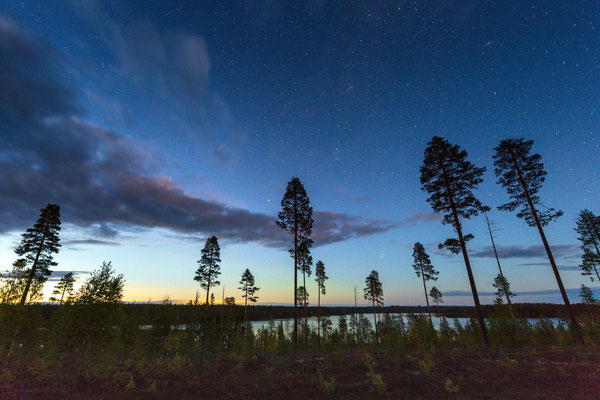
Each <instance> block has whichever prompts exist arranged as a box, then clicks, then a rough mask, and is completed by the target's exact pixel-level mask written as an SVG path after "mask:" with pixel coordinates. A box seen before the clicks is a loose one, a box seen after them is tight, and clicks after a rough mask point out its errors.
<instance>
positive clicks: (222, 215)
mask: <svg viewBox="0 0 600 400" xmlns="http://www.w3.org/2000/svg"><path fill="white" fill-rule="evenodd" d="M148 29H150V28H148ZM148 35H149V36H150V37H147V38H146V37H144V35H142V34H141V33H140V34H138V36H139V37H138V36H136V38H137V39H136V40H151V39H152V35H151V34H150V33H148ZM156 40H159V39H156ZM181 40H183V42H182V43H180V44H179V45H178V46H180V47H181V48H180V49H179V50H173V51H175V52H176V53H173V54H177V55H178V56H181V57H189V58H190V59H189V60H187V61H183V60H180V61H178V62H179V63H182V66H181V68H182V69H186V68H187V69H189V71H187V73H188V74H189V75H190V76H188V77H187V78H185V79H186V80H185V81H183V82H181V84H180V86H181V88H180V89H179V90H182V91H184V90H186V89H185V88H184V86H186V85H187V84H191V83H192V82H195V81H196V80H201V79H204V78H202V75H205V74H207V73H208V69H209V64H208V61H207V62H206V63H205V64H206V65H203V66H202V65H201V66H197V65H193V61H194V60H196V59H198V58H202V57H204V55H203V53H202V52H203V51H204V47H203V46H204V44H202V43H200V42H198V41H197V40H195V39H191V38H188V39H181ZM167 45H168V43H167V42H161V43H160V46H159V47H158V48H159V49H160V48H161V46H162V47H164V46H167ZM136 51H138V52H142V54H141V55H138V56H139V58H141V59H140V60H135V61H134V60H132V61H130V62H129V63H130V64H132V66H129V67H127V68H131V69H135V65H137V63H142V61H143V60H145V58H144V57H148V58H150V60H146V61H147V62H148V63H150V62H158V63H159V64H160V62H161V61H156V60H153V59H152V57H159V56H160V57H163V55H156V56H155V55H152V54H146V52H145V50H143V49H137V50H136ZM164 51H166V52H167V54H166V55H164V57H168V56H169V55H173V54H172V53H170V52H169V51H171V50H169V51H167V50H166V49H165V50H164ZM57 60H58V61H57ZM60 60H61V57H60V55H58V54H57V53H56V52H55V51H54V50H52V48H51V46H48V45H47V44H45V43H42V42H40V41H39V40H38V39H37V38H35V37H32V36H30V35H29V34H28V33H27V32H26V30H25V29H24V28H23V27H21V26H20V25H19V24H17V23H16V22H14V21H13V20H11V19H9V18H8V17H0V68H1V70H2V71H3V74H1V76H0V87H2V88H4V90H3V93H5V94H6V95H5V96H0V110H2V112H1V113H0V124H1V125H2V126H3V129H4V132H3V135H5V138H6V139H7V140H6V143H7V145H8V146H5V147H3V148H1V149H0V169H1V170H2V172H3V173H2V174H1V175H0V193H2V196H1V197H0V217H1V218H0V221H1V222H0V232H6V231H9V230H12V229H19V230H22V229H24V228H25V227H26V226H28V225H30V224H31V222H32V221H34V220H35V218H36V216H37V215H36V214H37V210H38V209H39V208H40V207H41V206H44V205H45V204H46V203H49V202H51V203H57V204H59V205H60V206H61V212H62V218H63V221H64V222H68V223H72V224H75V225H77V226H81V227H87V228H91V230H92V231H94V230H95V231H97V234H98V235H99V236H100V237H108V238H114V237H115V236H116V235H117V233H118V232H117V227H119V226H135V227H141V228H166V229H169V230H172V231H174V232H178V233H187V234H190V233H191V234H211V235H212V234H214V235H217V236H219V237H220V238H223V239H227V240H231V241H234V242H242V243H243V242H258V243H262V244H265V245H267V246H274V247H283V248H285V247H287V246H289V240H290V239H289V235H287V234H286V233H285V232H284V231H282V230H281V229H280V228H279V227H277V225H276V224H275V222H274V221H275V216H274V215H266V214H262V213H256V212H252V211H250V210H246V209H243V208H236V207H230V206H228V205H226V204H224V203H221V202H217V201H210V200H205V199H202V198H199V197H196V196H194V195H193V194H191V193H187V192H186V191H185V190H184V189H183V188H182V187H180V186H178V185H177V184H176V183H175V182H173V180H172V179H171V178H170V177H168V176H161V175H158V174H156V169H155V167H154V165H153V162H152V156H151V154H149V153H148V151H147V150H145V149H144V148H142V147H141V146H140V145H139V144H138V143H136V142H134V141H132V140H129V139H127V138H124V137H122V136H120V135H118V134H116V133H115V132H113V131H110V130H107V129H104V128H102V127H100V126H97V125H94V124H90V123H88V122H86V121H85V120H84V119H83V116H82V114H81V110H80V107H79V106H78V97H77V91H76V90H75V88H73V87H70V86H69V85H68V84H66V83H63V82H66V80H64V79H63V80H61V79H59V77H60V76H63V78H64V76H65V75H68V74H66V73H65V70H64V68H65V67H64V65H63V64H62V63H61V62H60ZM161 60H162V58H161ZM196 61H198V60H196ZM198 62H199V61H198ZM188 63H190V64H188ZM156 68H159V66H156ZM150 69H151V68H150ZM178 79H183V78H181V77H180V78H178ZM195 84H196V85H202V83H201V82H196V83H195ZM42 94H43V95H42ZM15 98H17V99H19V101H18V102H15V100H14V99H15ZM16 105H17V106H16ZM13 109H14V112H9V111H10V110H13ZM396 226H397V224H396V223H395V222H392V221H384V220H372V219H366V218H361V217H355V216H351V215H347V214H344V213H337V212H331V211H316V212H315V227H314V239H315V244H316V245H317V246H318V245H324V244H328V243H334V242H339V241H343V240H348V239H352V238H356V237H361V236H367V235H372V234H376V233H381V232H385V231H388V230H390V229H392V228H394V227H396ZM112 243H113V242H112V241H106V240H100V239H85V240H84V241H75V240H72V241H70V243H68V244H71V245H83V244H87V245H109V244H112Z"/></svg>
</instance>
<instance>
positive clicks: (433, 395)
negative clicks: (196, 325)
mask: <svg viewBox="0 0 600 400" xmlns="http://www.w3.org/2000/svg"><path fill="white" fill-rule="evenodd" d="M204 364H205V368H201V369H200V370H198V371H194V372H193V373H192V374H190V375H188V376H187V377H185V378H183V377H176V376H173V377H172V378H171V379H167V380H164V379H163V380H158V381H157V380H154V379H149V378H148V376H151V375H152V373H151V371H148V376H146V377H143V376H138V377H136V376H133V375H131V374H127V373H122V372H123V371H120V372H121V374H120V373H119V371H115V372H114V374H113V375H112V376H111V378H110V379H104V380H99V381H98V382H94V384H93V385H91V384H86V385H81V384H75V383H72V384H70V385H69V384H68V383H67V382H55V381H51V380H46V379H44V377H43V375H40V374H36V373H35V372H31V369H28V370H26V371H25V370H22V371H18V370H17V371H11V372H10V373H8V374H7V373H6V372H5V373H4V374H3V375H2V377H1V381H0V386H2V389H1V392H0V393H1V394H0V398H1V399H121V398H128V399H137V398H139V399H154V398H158V399H174V398H177V399H192V398H193V399H199V398H201V399H253V400H256V399H303V400H304V399H331V398H335V399H338V398H339V399H361V400H363V399H371V398H372V399H376V398H382V399H598V398H599V396H600V372H599V371H600V356H599V355H598V353H597V352H596V351H595V350H592V349H589V348H588V349H553V350H548V351H515V352H506V351H491V352H483V351H468V350H451V351H444V352H433V353H414V354H410V355H407V354H393V355H390V354H383V353H382V354H367V353H363V352H356V353H345V354H338V355H333V356H326V357H323V358H320V357H316V356H308V357H302V356H292V355H280V356H269V357H258V358H235V357H223V358H213V359H210V360H206V361H205V362H204Z"/></svg>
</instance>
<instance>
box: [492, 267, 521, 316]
mask: <svg viewBox="0 0 600 400" xmlns="http://www.w3.org/2000/svg"><path fill="white" fill-rule="evenodd" d="M492 286H493V287H495V288H496V299H498V300H499V301H498V303H500V304H501V303H502V297H505V298H506V299H507V301H510V298H511V297H515V296H516V294H514V293H513V292H511V291H510V282H508V280H507V279H506V278H505V277H504V276H503V275H501V274H498V275H497V276H496V277H495V278H494V283H493V284H492ZM511 315H512V313H511ZM513 318H514V317H513Z"/></svg>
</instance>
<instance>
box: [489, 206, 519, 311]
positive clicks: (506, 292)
mask: <svg viewBox="0 0 600 400" xmlns="http://www.w3.org/2000/svg"><path fill="white" fill-rule="evenodd" d="M485 222H486V223H487V227H488V232H489V234H490V240H491V241H492V248H493V249H494V255H495V256H496V263H497V264H498V272H499V274H498V277H496V279H495V280H494V282H495V283H500V284H503V283H506V284H507V287H504V288H502V291H501V293H504V295H505V296H506V303H507V304H508V310H509V311H510V317H511V318H512V320H513V322H515V314H514V312H513V309H512V302H511V301H510V297H511V295H510V293H511V291H510V289H509V288H508V280H507V279H506V278H505V277H504V274H503V273H502V266H501V265H500V258H499V257H498V251H497V250H496V242H495V241H494V233H493V232H492V224H491V223H490V219H489V218H488V216H487V214H486V215H485ZM498 292H500V289H499V290H498ZM498 292H497V293H498Z"/></svg>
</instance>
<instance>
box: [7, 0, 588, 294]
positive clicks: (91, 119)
mask: <svg viewBox="0 0 600 400" xmlns="http://www.w3.org/2000/svg"><path fill="white" fill-rule="evenodd" d="M599 15H600V4H599V3H598V2H596V1H569V2H565V1H558V0H556V1H521V0H519V1H516V0H515V1H494V0H467V1H458V0H455V1H450V0H448V1H444V0H435V1H402V0H400V1H379V0H377V1H368V2H367V1H364V2H363V1H319V0H305V1H276V0H265V1H261V0H242V1H239V2H222V1H201V2H188V1H171V2H163V1H153V0H145V1H137V2H135V1H75V0H73V1H56V2H39V1H18V2H17V1H10V0H9V1H4V2H2V4H1V5H0V135H1V139H0V168H1V170H2V175H1V176H0V269H2V270H6V269H8V268H10V266H11V264H12V262H13V261H14V260H15V258H16V255H15V254H14V253H13V249H14V248H15V247H16V245H17V244H18V242H19V234H20V233H21V232H23V231H24V230H25V229H26V228H27V227H30V226H31V225H32V224H33V223H34V221H35V219H36V218H37V216H38V214H39V208H41V207H42V206H44V205H45V204H46V203H53V202H54V203H57V204H60V205H61V209H62V221H63V231H62V235H61V237H62V243H63V247H62V249H61V252H60V253H59V255H58V256H57V257H56V260H57V261H58V262H59V265H58V266H57V267H56V268H55V270H56V272H55V275H53V277H52V278H51V279H50V282H49V283H48V284H47V285H46V292H47V293H49V292H50V291H51V289H52V285H53V284H54V283H55V281H56V280H57V279H59V278H60V276H61V275H62V274H64V273H66V272H67V271H77V276H78V278H79V280H80V281H81V280H83V279H85V277H86V276H87V273H88V272H89V271H92V270H94V269H96V268H98V267H99V266H100V265H101V263H102V261H105V260H106V261H109V260H111V261H112V263H113V265H114V267H115V269H116V270H117V271H118V272H121V273H123V274H124V275H125V277H126V279H127V284H126V288H125V299H126V300H128V301H134V300H135V301H146V300H148V299H152V300H160V299H162V298H163V297H165V296H169V297H170V298H171V299H172V300H175V301H187V300H188V299H190V298H193V296H194V294H195V292H196V289H197V284H196V282H194V281H193V276H194V271H195V269H196V268H197V265H196V260H197V259H199V258H200V249H201V247H202V246H203V243H204V241H205V240H206V238H207V237H208V236H210V235H213V234H214V235H216V236H218V237H219V239H220V242H221V246H222V251H221V258H222V260H223V261H222V272H223V274H222V276H221V282H222V284H224V285H225V294H226V296H236V297H239V296H240V293H239V290H237V287H238V286H239V285H238V281H239V279H240V276H241V273H242V272H243V271H244V269H245V268H246V267H247V268H249V269H250V270H251V271H252V272H253V273H254V275H255V277H256V282H257V285H258V286H260V287H261V291H260V292H259V296H260V301H261V302H263V303H291V302H292V296H293V290H291V287H292V286H291V285H292V282H293V280H292V279H293V264H292V261H291V259H290V258H289V255H288V253H287V248H289V246H290V244H291V238H290V237H289V236H287V235H286V234H285V233H284V232H283V231H281V229H279V228H278V227H277V226H275V225H274V221H275V219H276V214H277V212H278V211H279V208H280V201H281V198H282V196H283V193H284V191H285V186H286V183H287V181H288V180H289V179H290V178H291V177H292V176H298V177H299V178H300V179H301V180H302V182H303V183H304V186H305V188H306V190H307V192H308V195H309V197H310V199H311V204H312V206H313V208H314V210H315V226H314V235H313V236H314V239H315V247H314V249H313V257H314V258H315V260H319V259H320V260H323V262H324V263H325V266H326V269H327V273H328V275H329V277H330V280H329V281H328V282H327V284H328V292H327V296H326V297H325V298H324V300H323V301H324V303H326V304H350V303H353V301H354V293H353V287H354V286H355V285H356V286H357V287H358V289H359V291H360V292H362V287H363V286H364V279H365V277H366V276H367V275H368V273H369V272H370V271H371V270H372V269H376V270H378V271H379V273H380V276H381V279H382V282H383V288H384V294H385V303H386V304H406V305H411V304H424V299H423V293H422V286H420V285H421V282H420V281H419V280H418V278H417V277H416V276H415V274H414V271H413V269H412V266H411V264H412V246H413V243H414V242H416V241H420V242H422V243H423V244H424V245H425V248H426V249H427V251H428V252H429V253H430V254H431V256H432V261H433V263H434V265H435V266H436V267H437V269H438V270H439V271H440V275H439V280H438V281H437V282H436V283H435V285H436V286H437V287H438V288H439V289H440V290H441V291H442V292H443V293H444V294H445V303H446V304H472V298H471V296H470V292H469V291H468V290H469V286H468V280H467V276H466V271H465V268H464V263H463V262H462V257H457V256H452V255H450V254H448V253H446V252H445V251H443V250H438V249H437V244H438V243H439V242H441V241H443V240H444V239H446V238H447V237H450V236H452V230H451V227H449V226H445V225H442V224H441V219H440V218H439V217H438V216H436V215H434V214H432V212H431V208H430V207H429V205H428V204H427V203H426V201H425V199H426V198H427V195H426V194H425V193H423V192H422V191H421V190H420V183H419V167H420V165H421V163H422V161H423V152H424V150H425V147H426V145H427V142H428V141H429V140H430V139H431V137H432V136H434V135H439V136H444V137H445V138H447V139H448V140H450V141H451V142H453V143H457V144H459V145H461V146H462V147H463V148H464V149H466V150H467V151H468V152H469V159H470V160H471V161H472V162H474V163H475V164H477V165H478V166H485V167H487V169H488V171H487V172H486V173H485V175H484V182H483V184H482V185H481V187H480V188H479V189H478V191H477V192H476V194H477V196H478V197H479V198H480V199H481V200H482V201H483V202H484V203H485V204H487V205H489V206H492V207H493V208H494V210H493V211H492V212H491V213H490V215H489V216H490V218H491V219H492V220H493V221H494V224H495V227H496V229H497V231H496V235H497V238H496V243H497V245H498V250H499V253H500V257H501V261H502V263H503V268H504V273H505V275H506V277H507V278H508V279H509V281H510V282H511V284H512V288H513V291H514V292H515V293H516V294H517V295H518V296H517V297H516V299H515V301H523V302H524V301H550V302H560V296H559V294H558V291H557V287H556V281H555V280H554V277H553V274H552V271H551V269H550V267H549V265H548V263H547V259H546V258H545V253H544V250H543V247H542V246H541V242H540V239H539V236H538V234H537V232H536V231H535V229H532V228H530V227H528V226H526V225H525V224H524V223H523V221H521V220H519V219H517V218H516V217H515V216H514V215H513V214H510V213H506V212H500V211H497V210H496V209H495V207H496V206H498V205H500V204H502V203H504V202H506V201H507V199H508V196H507V194H506V193H505V191H504V190H503V189H502V188H501V187H499V186H498V185H497V184H496V178H495V177H494V175H493V166H492V154H493V148H494V147H495V146H496V145H497V144H498V142H499V140H501V139H503V138H506V137H525V138H527V139H533V140H535V145H534V150H535V151H536V152H538V153H540V154H541V155H542V157H543V161H544V163H545V166H546V170H547V171H548V176H547V180H546V183H545V185H544V189H543V190H542V192H541V193H540V195H541V197H542V200H543V202H544V204H546V205H548V206H549V207H555V208H560V209H562V210H564V212H565V215H564V216H563V217H562V218H561V219H560V220H559V221H558V222H555V223H552V224H551V225H550V226H548V228H547V230H546V233H547V236H548V239H549V241H550V244H551V246H552V248H553V250H554V252H555V257H557V259H558V264H559V266H560V270H561V274H562V276H563V280H564V283H565V286H566V287H567V288H568V289H570V290H568V293H569V296H570V297H571V299H572V300H574V301H577V300H578V299H577V294H578V287H579V285H580V284H581V283H584V282H585V283H586V284H587V285H591V286H595V284H596V283H591V282H590V281H589V279H588V278H584V277H582V276H581V275H580V273H579V271H578V268H577V265H578V263H579V257H580V251H579V248H578V243H577V239H576V237H577V234H576V233H575V232H574V231H573V227H574V220H575V218H576V215H577V213H578V212H579V210H581V209H582V208H588V209H590V210H592V211H594V212H596V213H598V212H599V211H600V209H599V203H600V191H599V190H598V185H597V182H598V181H600V170H599V169H598V168H597V167H596V166H597V164H598V161H599V160H600V151H599V150H600V148H599V147H600V138H599V136H598V126H599V124H598V122H599V116H600V114H599V112H600V110H599V109H598V107H599V100H600V58H599V57H600V28H599V23H600V17H599ZM465 230H466V231H467V232H470V233H473V234H474V235H475V239H474V240H473V241H471V242H470V243H469V251H470V254H471V256H472V264H473V268H474V274H475V279H476V282H477V285H478V289H479V291H480V293H481V300H482V302H484V303H489V302H491V301H492V300H493V296H492V294H493V291H494V288H493V287H492V282H493V279H494V277H495V276H496V274H497V267H496V265H495V259H494V258H493V253H492V252H491V246H490V241H489V237H488V236H487V227H486V225H485V220H484V219H483V218H482V217H477V218H473V219H472V220H470V221H466V222H465ZM221 290H222V287H219V288H217V289H216V292H217V293H221ZM308 291H309V293H312V292H314V293H315V294H316V284H315V283H314V277H311V278H310V284H309V285H308ZM360 292H359V293H360ZM359 300H361V302H362V299H360V298H359Z"/></svg>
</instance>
